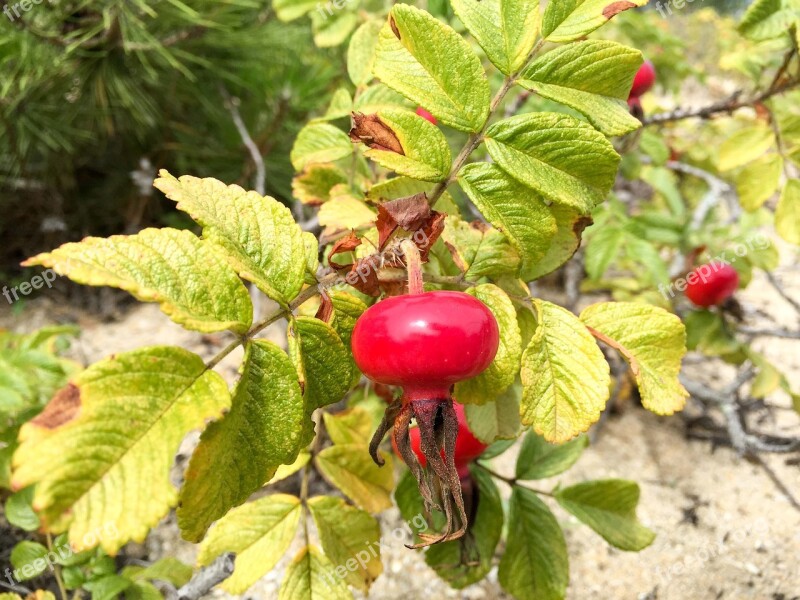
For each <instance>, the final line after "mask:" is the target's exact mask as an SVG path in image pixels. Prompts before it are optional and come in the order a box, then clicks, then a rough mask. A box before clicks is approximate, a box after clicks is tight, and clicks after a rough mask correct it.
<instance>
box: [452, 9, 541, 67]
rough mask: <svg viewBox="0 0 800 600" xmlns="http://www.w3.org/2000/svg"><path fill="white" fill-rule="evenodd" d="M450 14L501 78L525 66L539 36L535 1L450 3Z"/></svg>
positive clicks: (538, 20)
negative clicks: (498, 70)
mask: <svg viewBox="0 0 800 600" xmlns="http://www.w3.org/2000/svg"><path fill="white" fill-rule="evenodd" d="M452 4H453V10H454V11H455V13H456V15H457V16H458V18H459V19H460V20H461V22H462V23H464V26H465V27H466V28H467V31H469V32H470V33H471V34H472V37H474V38H475V40H476V41H477V42H478V43H479V44H480V46H481V48H483V51H484V52H486V56H487V57H489V60H490V61H492V63H493V64H494V65H495V66H496V67H497V68H498V69H500V71H501V72H503V73H504V74H505V75H511V74H512V73H516V72H517V71H519V69H521V68H522V66H523V65H524V64H525V61H526V60H527V58H528V56H529V55H530V53H531V50H533V46H534V44H535V43H536V38H537V36H538V35H539V25H540V19H541V17H540V13H539V2H538V1H537V0H481V2H473V1H471V0H453V2H452Z"/></svg>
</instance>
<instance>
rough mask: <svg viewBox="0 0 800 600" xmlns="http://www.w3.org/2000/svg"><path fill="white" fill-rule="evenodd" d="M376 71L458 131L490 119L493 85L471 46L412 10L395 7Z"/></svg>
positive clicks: (382, 35)
mask: <svg viewBox="0 0 800 600" xmlns="http://www.w3.org/2000/svg"><path fill="white" fill-rule="evenodd" d="M373 71H374V73H375V75H376V76H377V77H378V78H379V79H380V80H381V81H382V82H383V83H385V84H386V85H388V86H389V87H390V88H392V89H394V90H397V91H398V92H400V93H401V94H403V95H404V96H405V97H406V98H408V99H409V100H411V101H413V102H415V103H416V104H418V105H420V106H422V107H423V108H425V109H426V110H428V111H429V112H430V113H431V114H433V115H434V116H435V117H436V118H437V119H439V121H441V122H442V123H443V124H445V125H449V126H450V127H453V128H455V129H460V130H461V131H479V130H480V129H481V128H482V127H483V125H484V123H485V122H486V118H487V117H488V115H489V82H488V80H487V78H486V73H485V72H484V70H483V67H482V66H481V62H480V60H479V59H478V57H477V56H475V53H474V52H473V51H472V49H471V48H470V47H469V44H468V43H467V42H466V41H465V40H464V38H462V37H461V36H460V35H459V34H457V33H456V32H455V31H453V29H451V28H450V27H449V26H447V25H445V24H444V23H442V22H441V21H438V20H436V19H435V18H434V17H432V16H431V15H429V14H428V13H426V12H424V11H422V10H420V9H418V8H415V7H413V6H409V5H407V4H397V5H395V6H394V7H393V8H392V10H391V12H390V13H389V22H388V23H386V25H384V27H383V29H382V30H381V32H380V36H379V38H378V48H377V50H376V58H375V67H374V69H373Z"/></svg>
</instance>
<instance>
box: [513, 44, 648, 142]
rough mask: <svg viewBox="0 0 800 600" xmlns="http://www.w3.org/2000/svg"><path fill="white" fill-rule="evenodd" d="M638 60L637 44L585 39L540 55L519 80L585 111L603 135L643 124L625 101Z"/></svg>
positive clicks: (527, 85)
mask: <svg viewBox="0 0 800 600" xmlns="http://www.w3.org/2000/svg"><path fill="white" fill-rule="evenodd" d="M641 64H642V53H641V52H639V51H638V50H634V49H633V48H628V47H626V46H623V45H622V44H617V43H616V42H610V41H607V40H587V41H583V42H575V43H573V44H569V45H566V46H561V47H558V48H556V49H555V50H552V51H550V52H548V53H547V54H544V55H542V56H540V57H539V58H537V59H536V60H535V61H533V62H532V63H531V64H530V65H529V66H528V67H527V68H526V69H525V70H524V71H523V72H522V74H521V76H520V81H519V83H520V85H521V86H522V87H524V88H526V89H528V90H531V91H534V92H536V93H537V94H538V95H539V96H542V97H544V98H549V99H550V100H555V101H556V102H560V103H561V104H565V105H567V106H569V107H571V108H574V109H575V110H577V111H579V112H581V113H583V114H584V115H585V116H586V118H587V119H589V122H590V123H591V124H592V125H594V126H595V127H597V129H599V130H600V131H601V132H603V133H604V134H605V135H624V134H626V133H630V132H631V131H634V130H635V129H638V128H639V127H641V123H640V122H639V120H638V119H636V118H635V117H633V116H631V114H630V109H629V108H628V103H627V99H628V94H629V92H630V89H631V85H633V78H634V76H635V75H636V72H637V71H638V69H639V67H640V66H641Z"/></svg>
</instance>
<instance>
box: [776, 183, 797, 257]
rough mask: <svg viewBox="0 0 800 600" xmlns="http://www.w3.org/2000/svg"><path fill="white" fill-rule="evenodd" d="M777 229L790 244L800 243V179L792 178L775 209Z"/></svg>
mask: <svg viewBox="0 0 800 600" xmlns="http://www.w3.org/2000/svg"><path fill="white" fill-rule="evenodd" d="M775 229H776V230H777V231H778V235H780V236H781V237H782V238H783V239H784V240H786V241H787V242H789V243H790V244H800V181H798V180H797V179H790V180H789V181H787V182H786V186H785V187H784V188H783V193H782V194H781V199H780V201H779V202H778V208H777V209H776V210H775Z"/></svg>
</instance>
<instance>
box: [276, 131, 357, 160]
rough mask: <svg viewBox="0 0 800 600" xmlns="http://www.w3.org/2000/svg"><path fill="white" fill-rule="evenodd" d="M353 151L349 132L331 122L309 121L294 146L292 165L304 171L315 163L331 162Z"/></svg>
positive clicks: (298, 135)
mask: <svg viewBox="0 0 800 600" xmlns="http://www.w3.org/2000/svg"><path fill="white" fill-rule="evenodd" d="M352 152H353V143H352V142H351V141H350V138H349V137H347V134H346V133H345V132H344V131H342V130H341V129H339V128H338V127H335V126H333V125H331V124H330V123H320V122H313V123H309V124H308V125H306V126H305V127H303V129H301V130H300V133H299V134H297V139H296V140H295V141H294V146H293V147H292V153H291V159H292V165H293V166H294V168H295V170H296V171H302V170H303V169H305V168H306V167H307V166H308V165H311V164H315V163H330V162H333V161H335V160H339V159H340V158H344V157H345V156H350V154H352Z"/></svg>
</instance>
